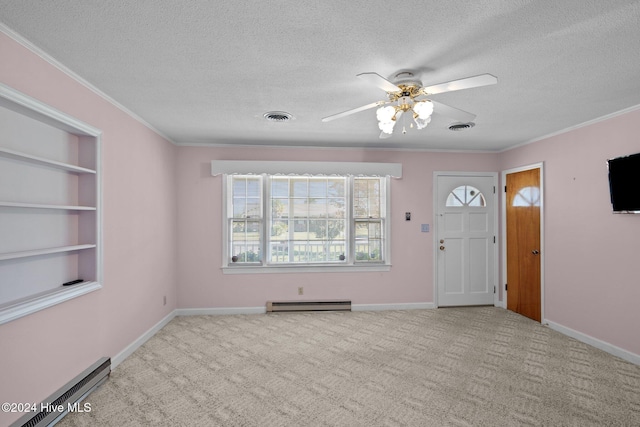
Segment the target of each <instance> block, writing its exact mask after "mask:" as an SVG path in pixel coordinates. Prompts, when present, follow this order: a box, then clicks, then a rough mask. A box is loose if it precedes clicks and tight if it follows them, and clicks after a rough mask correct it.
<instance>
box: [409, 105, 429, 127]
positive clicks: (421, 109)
mask: <svg viewBox="0 0 640 427" xmlns="http://www.w3.org/2000/svg"><path fill="white" fill-rule="evenodd" d="M413 111H415V113H416V114H417V115H418V117H419V118H421V119H422V120H425V119H428V118H429V117H431V113H433V104H432V103H431V102H430V101H419V102H416V103H415V104H414V105H413ZM425 126H426V125H425Z"/></svg>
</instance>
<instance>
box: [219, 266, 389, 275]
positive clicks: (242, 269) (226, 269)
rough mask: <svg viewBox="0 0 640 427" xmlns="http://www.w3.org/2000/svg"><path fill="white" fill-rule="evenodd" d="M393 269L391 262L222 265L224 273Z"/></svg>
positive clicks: (352, 271)
mask: <svg viewBox="0 0 640 427" xmlns="http://www.w3.org/2000/svg"><path fill="white" fill-rule="evenodd" d="M380 271H391V264H374V265H335V266H334V265H286V266H285V265H283V266H263V265H260V266H236V267H222V272H223V273H224V274H269V273H363V272H367V273H371V272H380Z"/></svg>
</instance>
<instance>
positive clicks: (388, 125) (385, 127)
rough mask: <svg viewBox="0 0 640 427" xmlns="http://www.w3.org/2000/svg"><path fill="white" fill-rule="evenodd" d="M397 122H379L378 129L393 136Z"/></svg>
mask: <svg viewBox="0 0 640 427" xmlns="http://www.w3.org/2000/svg"><path fill="white" fill-rule="evenodd" d="M395 125H396V122H395V121H394V120H392V121H390V122H378V127H379V128H380V130H381V131H382V132H384V133H386V134H389V135H391V134H392V133H393V128H394V127H395Z"/></svg>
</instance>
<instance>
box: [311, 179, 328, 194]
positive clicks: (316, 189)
mask: <svg viewBox="0 0 640 427" xmlns="http://www.w3.org/2000/svg"><path fill="white" fill-rule="evenodd" d="M326 196H327V180H326V179H325V178H322V179H310V180H309V197H326Z"/></svg>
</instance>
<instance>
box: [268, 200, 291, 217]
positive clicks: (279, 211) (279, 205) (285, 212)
mask: <svg viewBox="0 0 640 427" xmlns="http://www.w3.org/2000/svg"><path fill="white" fill-rule="evenodd" d="M271 217H272V218H289V199H272V200H271Z"/></svg>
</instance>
